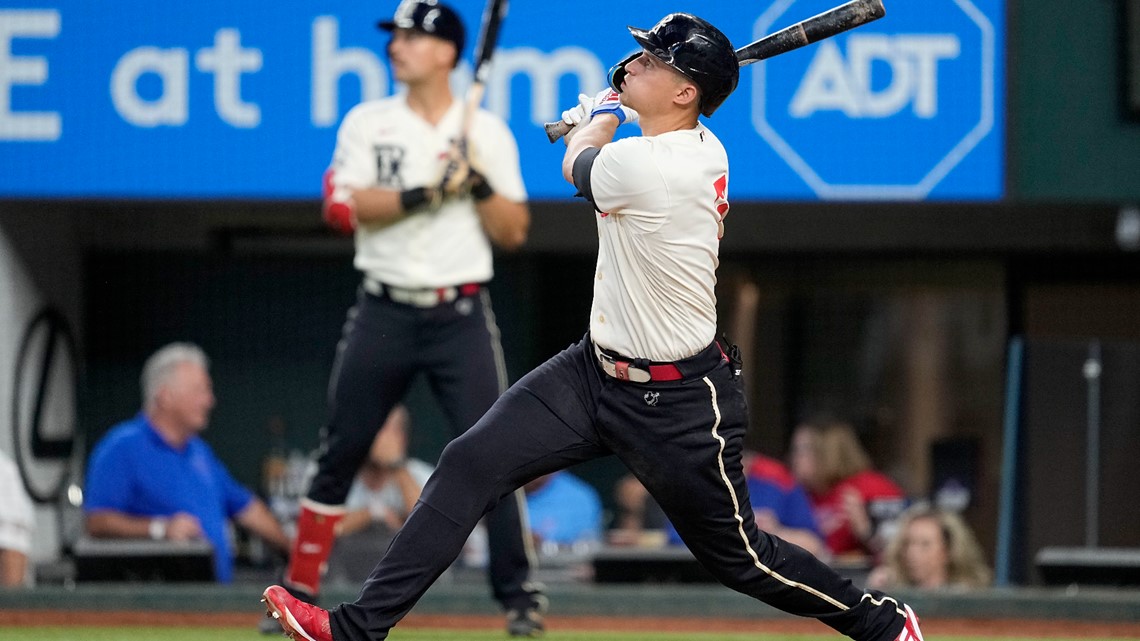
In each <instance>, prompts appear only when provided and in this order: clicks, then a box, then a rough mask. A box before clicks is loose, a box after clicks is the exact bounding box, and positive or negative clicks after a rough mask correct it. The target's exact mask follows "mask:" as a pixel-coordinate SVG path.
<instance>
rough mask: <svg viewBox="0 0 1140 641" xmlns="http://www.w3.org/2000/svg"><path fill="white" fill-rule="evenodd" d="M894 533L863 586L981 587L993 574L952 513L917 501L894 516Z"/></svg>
mask: <svg viewBox="0 0 1140 641" xmlns="http://www.w3.org/2000/svg"><path fill="white" fill-rule="evenodd" d="M898 523H899V529H898V534H897V535H896V536H895V537H894V538H893V539H891V541H890V542H889V543H888V544H887V549H886V551H885V552H884V553H883V563H882V564H881V565H879V566H878V567H876V568H875V569H874V570H872V572H871V575H870V576H869V577H868V579H867V586H868V587H870V588H873V589H877V590H885V589H888V588H918V589H923V590H962V589H970V588H981V587H986V586H988V585H989V584H990V581H991V579H992V578H993V575H992V573H991V571H990V568H989V566H988V565H986V562H985V560H984V558H983V557H982V548H981V546H980V545H978V540H977V538H976V537H975V536H974V533H973V531H971V530H970V527H969V526H968V525H966V522H965V521H963V520H962V517H961V516H959V515H958V513H957V512H951V511H949V510H944V509H941V508H936V507H932V506H930V505H929V504H927V503H919V504H916V505H914V506H911V507H910V508H908V509H907V510H906V511H905V512H903V514H902V516H901V517H899V521H898Z"/></svg>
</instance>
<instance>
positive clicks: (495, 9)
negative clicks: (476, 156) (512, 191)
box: [439, 0, 507, 187]
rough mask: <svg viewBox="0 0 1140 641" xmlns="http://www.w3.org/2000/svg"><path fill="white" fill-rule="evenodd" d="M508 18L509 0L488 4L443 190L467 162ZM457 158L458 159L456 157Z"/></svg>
mask: <svg viewBox="0 0 1140 641" xmlns="http://www.w3.org/2000/svg"><path fill="white" fill-rule="evenodd" d="M506 17H507V0H488V2H487V7H486V8H485V9H484V10H483V23H482V26H481V28H480V30H479V40H478V42H477V43H476V44H475V73H474V79H473V81H472V83H471V86H470V87H469V88H468V89H467V95H466V96H464V99H463V120H462V121H461V123H460V126H459V138H458V139H457V140H456V141H455V147H454V148H453V150H452V153H453V157H452V160H451V162H449V163H448V165H447V167H446V168H445V169H444V171H443V175H442V176H441V178H440V181H439V184H440V186H441V187H442V186H443V185H446V184H447V183H448V181H450V180H451V179H452V176H454V175H455V172H456V171H458V168H459V163H460V162H461V161H466V158H467V134H468V132H469V131H470V130H471V121H472V120H473V118H474V115H475V112H476V111H477V110H478V109H479V105H480V103H482V102H483V94H484V93H486V91H487V78H488V77H489V76H490V74H491V65H490V62H491V57H492V56H493V55H494V53H495V45H496V44H497V43H498V41H499V31H500V30H501V29H502V26H503V19H504V18H506ZM456 156H457V157H456Z"/></svg>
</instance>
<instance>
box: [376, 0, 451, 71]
mask: <svg viewBox="0 0 1140 641" xmlns="http://www.w3.org/2000/svg"><path fill="white" fill-rule="evenodd" d="M376 26H377V27H379V28H381V29H383V30H384V31H393V30H395V29H415V30H416V31H419V32H422V33H426V34H428V35H431V36H435V37H437V38H442V39H444V40H447V41H449V42H451V43H453V44H455V51H456V56H455V57H456V60H458V59H459V56H460V55H462V53H463V41H464V39H465V35H466V34H465V32H464V30H463V21H462V20H460V19H459V14H458V13H455V10H454V9H452V8H451V7H449V6H447V5H445V4H443V3H442V2H438V1H437V0H404V1H403V2H401V3H400V6H398V7H396V15H394V16H392V19H391V20H382V21H380V22H378V23H376Z"/></svg>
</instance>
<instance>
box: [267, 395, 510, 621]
mask: <svg viewBox="0 0 1140 641" xmlns="http://www.w3.org/2000/svg"><path fill="white" fill-rule="evenodd" d="M410 426H411V415H410V414H409V412H408V409H407V407H405V406H404V405H397V406H396V407H394V408H393V409H392V411H391V412H390V413H389V414H388V418H387V419H386V420H385V422H384V425H383V426H382V427H381V428H380V431H379V432H378V433H377V434H376V438H375V439H374V440H373V441H372V447H371V449H370V450H369V452H368V458H367V459H366V460H365V462H364V465H363V466H362V467H361V468H360V472H358V473H357V476H356V479H355V480H353V482H352V487H351V488H350V489H349V491H348V497H347V498H346V499H345V510H346V512H345V515H344V518H343V519H342V520H341V521H340V523H338V524H337V527H336V531H335V533H336V537H337V538H336V540H335V541H334V543H333V549H332V552H330V554H329V559H328V569H327V574H326V576H325V580H326V581H327V582H328V583H329V584H330V585H357V584H359V583H361V582H362V581H364V580H365V579H367V578H368V574H369V573H370V572H371V571H372V566H373V565H374V564H375V557H376V550H377V549H384V548H386V547H387V546H388V544H389V543H390V542H391V541H392V537H394V536H395V535H396V532H397V531H399V529H400V527H401V526H403V525H404V521H405V520H407V518H408V514H410V513H411V511H412V508H414V507H415V506H416V502H417V501H419V499H420V492H422V491H423V488H424V484H425V483H427V480H428V477H430V476H431V473H432V471H434V468H433V467H432V465H431V464H430V463H428V462H426V461H422V460H420V459H417V458H409V457H408V432H409V430H410ZM486 545H487V542H486V529H485V527H484V526H483V525H482V524H480V525H479V526H478V527H477V528H476V529H475V530H474V531H473V532H472V533H471V537H470V538H469V539H468V543H467V548H465V549H464V553H463V555H462V556H461V557H460V558H461V560H462V562H463V563H464V564H465V565H470V566H475V565H480V564H485V563H486V561H485V557H486V555H487V550H486ZM480 559H482V560H480ZM279 630H280V628H275V631H279Z"/></svg>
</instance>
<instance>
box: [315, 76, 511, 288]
mask: <svg viewBox="0 0 1140 641" xmlns="http://www.w3.org/2000/svg"><path fill="white" fill-rule="evenodd" d="M462 116H463V105H462V103H461V102H460V101H458V100H456V101H454V102H453V103H452V105H451V107H450V108H449V109H448V111H447V113H446V114H445V115H444V117H443V119H442V120H440V122H439V124H437V125H432V124H431V123H429V122H427V121H426V120H424V119H423V118H422V117H420V116H419V115H418V114H416V113H415V112H413V111H412V110H411V109H410V108H409V107H408V104H407V102H406V99H405V96H404V95H403V94H399V95H396V96H391V97H388V98H384V99H381V100H373V101H368V102H365V103H362V104H360V105H357V106H356V107H354V108H353V109H352V110H350V111H349V112H348V114H347V115H345V117H344V121H343V122H342V123H341V125H340V130H339V131H338V133H337V143H336V152H335V153H334V155H333V162H332V165H331V167H330V168H329V173H328V176H327V177H326V179H327V180H328V181H330V184H329V186H328V187H329V188H331V191H332V195H331V198H332V199H333V200H340V201H344V200H347V199H348V198H349V196H350V194H351V190H353V189H363V188H368V187H379V188H382V189H394V190H400V191H402V190H405V189H410V188H414V187H422V186H424V185H426V184H428V183H429V182H430V181H432V180H436V179H437V178H438V174H439V171H440V160H441V158H442V157H443V155H444V154H445V153H446V151H447V149H448V146H449V145H450V144H451V141H452V140H453V139H454V138H455V137H456V136H457V135H458V132H459V127H460V121H461V119H462ZM468 141H469V143H468V148H469V153H470V155H471V159H472V166H473V167H475V168H476V169H478V170H479V171H480V172H481V173H483V175H484V177H485V178H486V180H487V182H488V183H489V184H490V186H491V188H492V189H494V190H495V192H496V193H498V194H500V195H502V196H503V197H505V198H507V199H510V200H513V201H516V202H522V201H524V200H526V188H525V186H524V185H523V180H522V174H521V172H520V169H519V158H518V146H517V143H516V142H515V139H514V136H513V135H512V134H511V131H510V129H509V128H507V126H506V124H505V123H504V122H503V121H502V120H501V119H499V118H498V117H497V116H495V115H494V114H492V113H490V112H488V111H485V110H482V109H480V110H478V111H477V112H476V113H475V114H474V120H473V122H472V126H471V129H470V132H469V134H468ZM425 207H426V205H425ZM355 266H356V268H357V269H358V270H360V271H361V272H364V274H366V275H367V276H369V277H371V278H374V279H376V280H378V281H380V282H382V283H386V284H388V285H393V286H396V287H403V288H410V289H421V288H435V287H448V286H452V285H459V284H463V283H482V282H486V281H488V280H490V279H491V276H492V275H493V273H494V271H493V267H492V257H491V245H490V241H489V240H488V238H487V235H486V233H484V231H483V227H482V223H481V222H480V220H479V215H478V213H477V212H476V211H475V204H474V202H473V201H472V199H471V198H469V197H468V198H462V199H448V200H445V201H444V202H443V204H442V205H441V206H440V207H439V208H438V209H436V210H430V211H417V212H416V213H415V214H413V215H410V216H407V217H406V218H404V219H402V220H400V221H398V222H396V223H394V224H390V225H383V224H367V223H366V224H360V225H358V226H357V229H356V258H355Z"/></svg>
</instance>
